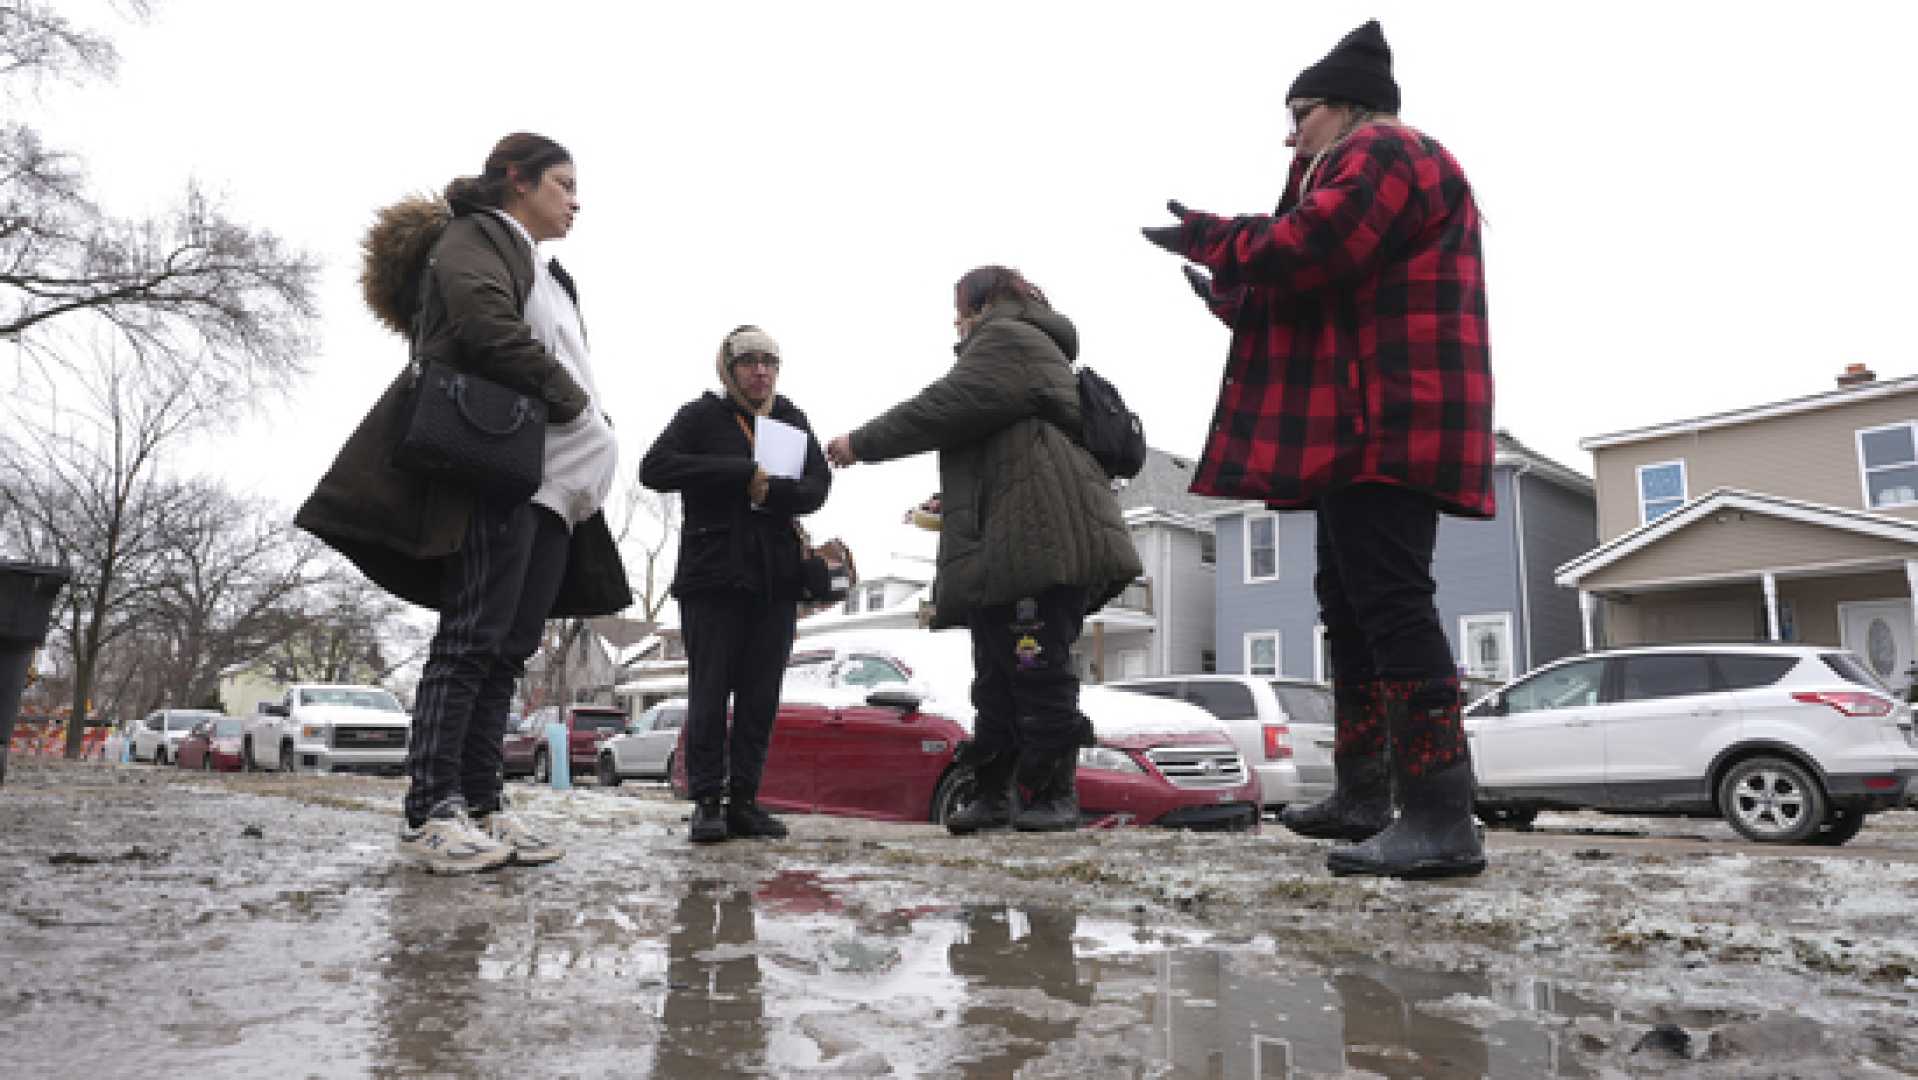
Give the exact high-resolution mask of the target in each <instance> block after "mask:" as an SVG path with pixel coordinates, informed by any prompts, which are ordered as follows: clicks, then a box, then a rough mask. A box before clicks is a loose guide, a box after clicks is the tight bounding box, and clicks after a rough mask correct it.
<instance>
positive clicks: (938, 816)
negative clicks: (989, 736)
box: [931, 767, 977, 825]
mask: <svg viewBox="0 0 1918 1080" xmlns="http://www.w3.org/2000/svg"><path fill="white" fill-rule="evenodd" d="M976 787H977V783H976V777H975V776H974V774H973V771H972V770H971V769H961V768H957V767H955V768H950V769H947V770H946V775H945V776H944V777H943V778H942V779H941V780H940V781H939V789H938V790H937V791H935V792H933V793H932V815H931V816H932V823H933V824H934V825H944V824H945V823H946V819H947V818H949V817H951V816H952V814H953V812H954V811H956V810H958V809H959V808H960V807H962V806H964V805H966V804H967V803H968V802H971V801H972V795H973V791H974V789H975V788H976Z"/></svg>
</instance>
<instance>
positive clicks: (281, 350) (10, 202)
mask: <svg viewBox="0 0 1918 1080" xmlns="http://www.w3.org/2000/svg"><path fill="white" fill-rule="evenodd" d="M125 6H127V7H130V8H132V9H133V10H135V11H138V12H144V10H145V5H144V4H140V3H132V4H128V5H125ZM115 62H116V54H115V53H114V50H113V46H112V43H111V42H110V41H109V40H108V39H106V38H105V37H104V36H102V35H100V34H98V33H94V32H91V31H88V30H85V29H82V28H79V27H77V26H75V25H74V24H73V23H72V22H71V21H70V20H69V19H67V18H66V17H65V16H63V15H61V14H60V13H59V12H56V11H54V10H53V8H52V7H51V6H49V5H47V4H45V3H41V2H37V0H0V80H6V81H0V85H4V86H6V87H7V88H8V89H9V90H12V89H14V88H15V86H16V85H17V84H18V83H21V82H25V83H27V84H29V85H38V84H39V83H40V82H42V81H45V80H48V79H63V80H69V81H78V80H81V79H84V78H87V77H104V76H108V75H110V74H111V73H112V71H113V68H114V64H115ZM9 96H14V95H11V94H10V95H9ZM317 275H318V263H317V262H316V261H315V260H314V259H313V257H312V256H310V255H307V254H304V253H301V252H297V251H292V250H289V249H288V248H287V247H286V245H285V244H284V243H283V242H282V241H281V240H280V239H279V238H278V237H276V236H275V235H273V234H272V233H271V232H267V231H265V230H262V229H254V228H248V227H246V226H244V225H241V224H238V223H236V222H234V221H232V220H230V219H229V218H228V217H227V216H226V214H225V213H224V211H223V210H222V209H221V207H220V205H219V203H218V201H217V200H215V199H213V198H211V197H210V196H208V195H207V193H206V192H205V191H203V190H202V189H201V188H200V187H199V186H198V185H197V184H193V183H188V184H187V186H186V190H185V193H184V195H183V196H182V198H181V199H180V202H179V204H178V205H177V206H176V207H175V208H174V209H172V210H171V211H169V212H168V213H166V214H165V215H163V216H161V217H159V218H155V219H130V218H122V217H116V216H114V215H112V214H110V213H108V212H106V211H105V210H102V209H101V208H100V207H98V206H96V205H94V203H93V202H92V201H91V200H89V199H88V198H87V197H86V192H85V180H84V170H83V169H82V167H81V164H80V162H79V160H78V159H77V158H75V157H74V156H73V155H71V154H68V153H65V152H63V151H60V150H58V149H56V148H54V147H51V146H49V145H47V143H46V142H45V141H44V140H43V139H42V138H41V136H40V133H39V132H38V131H36V130H34V129H33V128H32V127H30V126H28V125H27V124H24V123H21V122H19V121H11V120H9V121H0V343H7V342H10V343H12V344H14V345H15V346H17V347H18V349H19V354H18V355H20V356H21V357H23V358H26V359H30V360H31V361H33V362H34V364H35V365H36V370H37V372H38V373H39V374H42V375H47V374H52V373H57V372H58V371H60V370H61V369H63V368H70V367H71V366H73V365H74V364H76V363H78V362H81V361H84V360H86V359H89V358H90V357H91V352H90V351H89V350H83V349H76V348H74V344H75V342H76V341H86V340H89V338H90V336H91V334H92V333H93V332H94V331H96V330H100V329H106V330H108V331H110V332H111V333H112V334H114V335H117V336H118V337H119V338H120V340H121V343H122V344H123V345H125V346H127V347H129V348H131V349H132V350H133V351H134V352H135V353H136V354H138V355H142V356H171V357H175V358H183V357H191V358H193V360H194V362H195V363H197V364H199V365H200V366H201V367H202V368H204V369H207V370H208V373H209V375H211V376H213V377H215V378H216V380H217V381H218V382H220V383H221V384H223V385H228V386H231V385H240V386H242V387H244V388H248V389H258V388H261V387H283V386H285V385H286V384H287V381H288V380H289V379H291V378H292V377H293V376H295V375H297V374H298V373H299V372H300V368H301V358H302V357H303V356H305V355H306V354H307V353H308V352H310V349H311V343H310V341H309V340H308V336H307V328H308V326H309V325H310V324H311V322H312V320H313V318H314V316H315V308H314V304H313V298H312V293H313V286H314V282H315V279H316V277H317Z"/></svg>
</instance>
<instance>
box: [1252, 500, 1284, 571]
mask: <svg viewBox="0 0 1918 1080" xmlns="http://www.w3.org/2000/svg"><path fill="white" fill-rule="evenodd" d="M1278 576H1279V515H1277V514H1248V515H1246V518H1245V580H1247V581H1275V580H1277V579H1278Z"/></svg>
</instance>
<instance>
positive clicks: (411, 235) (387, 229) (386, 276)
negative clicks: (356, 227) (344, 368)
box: [360, 195, 453, 337]
mask: <svg viewBox="0 0 1918 1080" xmlns="http://www.w3.org/2000/svg"><path fill="white" fill-rule="evenodd" d="M451 220H453V210H452V208H451V207H449V206H447V204H446V201H445V200H444V199H441V198H440V197H439V196H437V195H411V196H408V197H407V198H405V199H402V200H400V201H399V202H396V203H394V204H393V205H392V206H389V207H387V208H386V209H384V210H381V211H380V212H379V214H378V215H376V216H375V217H374V219H373V226H372V228H370V229H368V230H366V237H365V239H363V240H361V241H360V250H361V252H362V253H363V255H364V258H365V262H364V263H363V265H362V266H361V268H360V289H361V292H362V294H363V295H364V296H365V298H366V306H367V307H368V308H371V309H372V311H373V315H374V317H375V318H377V319H379V320H380V322H382V323H385V324H386V326H387V328H388V329H390V330H392V331H393V332H394V333H396V334H399V335H400V336H401V337H410V336H411V335H412V333H413V313H414V312H415V311H416V310H417V309H418V307H419V284H420V272H421V271H422V270H424V269H425V268H426V257H427V255H428V254H429V253H430V252H431V251H432V250H433V244H434V242H435V241H437V240H438V239H439V238H440V233H442V232H444V231H445V230H446V223H447V222H449V221H451Z"/></svg>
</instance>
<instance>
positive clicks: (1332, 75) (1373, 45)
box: [1285, 19, 1399, 115]
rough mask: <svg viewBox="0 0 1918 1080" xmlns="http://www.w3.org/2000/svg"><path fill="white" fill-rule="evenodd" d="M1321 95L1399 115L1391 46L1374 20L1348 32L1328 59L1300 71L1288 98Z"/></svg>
mask: <svg viewBox="0 0 1918 1080" xmlns="http://www.w3.org/2000/svg"><path fill="white" fill-rule="evenodd" d="M1299 98H1322V99H1325V100H1328V101H1345V102H1350V103H1352V104H1354V105H1362V106H1364V107H1366V108H1368V109H1371V110H1372V111H1374V112H1382V113H1392V114H1395V115H1396V114H1397V113H1398V111H1399V84H1398V83H1397V82H1395V81H1393V79H1392V47H1391V46H1389V45H1387V44H1386V43H1385V31H1383V30H1381V29H1379V21H1378V20H1377V19H1373V20H1372V21H1370V22H1368V23H1366V24H1365V25H1364V26H1361V27H1359V28H1358V29H1357V30H1354V31H1352V32H1351V33H1349V34H1347V35H1345V37H1343V38H1341V39H1340V40H1339V43H1338V44H1337V45H1335V46H1333V47H1332V51H1331V52H1329V53H1326V54H1325V59H1323V60H1321V61H1319V62H1318V63H1316V64H1313V65H1312V66H1311V67H1309V68H1306V69H1305V70H1304V71H1301V72H1299V77H1298V78H1296V79H1294V80H1292V89H1291V90H1288V91H1286V95H1285V100H1287V101H1296V100H1298V99H1299Z"/></svg>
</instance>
